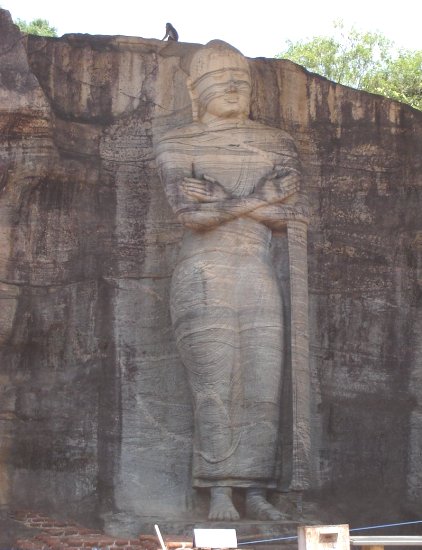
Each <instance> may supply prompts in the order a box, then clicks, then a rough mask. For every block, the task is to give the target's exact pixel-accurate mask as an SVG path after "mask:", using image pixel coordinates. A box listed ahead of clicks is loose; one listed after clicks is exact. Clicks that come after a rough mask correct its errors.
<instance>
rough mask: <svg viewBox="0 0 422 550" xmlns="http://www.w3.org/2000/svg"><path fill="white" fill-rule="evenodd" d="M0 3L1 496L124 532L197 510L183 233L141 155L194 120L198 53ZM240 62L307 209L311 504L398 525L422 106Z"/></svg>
mask: <svg viewBox="0 0 422 550" xmlns="http://www.w3.org/2000/svg"><path fill="white" fill-rule="evenodd" d="M0 16H1V19H0V37H1V38H0V41H1V43H0V54H1V57H0V127H1V133H0V142H1V148H0V171H1V172H0V243H1V244H0V361H1V372H0V376H1V378H0V379H1V388H0V392H1V398H0V434H1V439H0V441H1V443H0V504H1V505H2V506H3V507H13V508H16V507H25V508H34V507H38V508H39V509H42V510H44V511H45V512H51V511H55V512H56V513H60V514H62V515H67V516H69V517H73V516H74V517H84V519H85V520H86V521H89V522H91V523H94V522H95V521H98V520H99V519H101V520H102V521H103V522H104V523H105V527H106V528H107V529H108V530H110V531H112V530H113V529H115V530H116V529H117V528H119V529H121V530H122V531H124V530H125V529H126V531H128V532H129V531H135V532H136V531H137V530H138V531H139V529H137V526H139V523H140V519H139V518H140V517H145V516H155V517H158V518H160V517H161V518H164V517H165V518H167V519H169V518H170V519H171V518H173V519H175V520H184V519H186V518H189V517H192V516H195V515H200V512H201V510H202V500H201V498H200V496H199V497H197V496H195V494H194V493H192V491H191V488H190V487H191V454H192V422H193V421H192V406H191V399H190V394H189V392H188V390H187V380H186V376H185V372H184V370H183V367H182V364H181V362H180V359H179V356H178V353H177V350H176V346H175V341H174V335H173V330H172V326H171V321H170V313H169V288H170V276H171V273H172V272H173V268H174V265H175V262H176V257H177V254H178V251H179V247H180V241H181V236H182V231H183V230H182V226H181V224H180V223H178V222H177V220H176V218H175V217H174V215H173V212H172V210H171V209H170V207H169V205H168V203H167V200H166V197H165V195H164V191H163V188H162V185H161V182H160V180H159V177H158V172H157V167H156V164H155V159H154V153H153V140H154V137H155V136H156V135H158V134H159V133H160V132H163V131H165V130H167V129H169V128H171V127H174V126H175V125H178V124H179V125H184V124H187V123H188V122H189V120H190V117H191V108H190V99H189V96H188V92H187V88H186V77H187V67H188V66H189V60H190V58H191V56H192V55H193V53H194V52H195V51H196V50H197V48H198V46H197V45H194V44H183V43H166V42H161V41H158V40H144V39H142V38H128V37H105V36H101V37H99V36H96V37H95V36H86V35H67V36H64V37H62V38H60V39H56V38H40V37H34V36H31V37H26V36H22V35H20V33H19V31H18V29H17V28H16V27H15V26H14V25H13V24H12V22H11V19H10V16H9V14H8V13H7V12H5V11H1V12H0ZM250 69H251V74H252V83H253V84H252V118H253V119H254V120H256V121H258V122H261V123H263V124H266V125H269V126H276V127H279V128H282V129H283V130H285V131H287V132H288V133H289V134H290V135H291V136H292V137H293V139H294V141H295V143H296V146H297V148H298V151H299V155H300V157H301V160H302V172H303V176H304V181H305V185H306V191H307V194H308V197H309V202H310V209H311V218H310V226H309V234H308V265H309V273H308V276H309V302H310V308H309V321H310V322H309V326H310V342H309V344H310V363H311V379H312V394H311V399H312V425H311V428H312V430H311V435H312V450H311V454H312V464H313V489H314V491H313V496H314V497H316V498H317V499H319V498H321V499H322V498H326V499H328V502H330V503H331V504H333V505H334V504H337V503H338V505H339V506H338V508H339V509H343V510H344V519H345V520H347V521H350V522H353V521H354V520H355V519H357V518H360V517H363V518H365V519H367V520H368V519H370V518H371V514H374V519H385V515H386V514H387V513H388V519H389V518H391V517H392V516H391V514H392V513H393V514H395V515H394V517H397V515H399V514H400V513H402V512H404V511H406V510H409V509H411V508H412V506H413V505H414V503H417V502H420V499H421V497H422V473H421V469H420V455H421V452H422V438H421V436H420V434H421V433H422V432H421V430H422V389H421V388H422V386H421V382H422V364H421V360H422V339H421V336H420V335H421V334H422V298H421V297H422V294H421V284H422V283H421V281H422V276H421V271H422V267H421V266H422V246H421V241H422V238H421V235H422V222H421V217H420V211H421V206H422V181H421V150H422V114H421V113H420V112H418V111H415V110H412V109H411V108H410V107H407V106H404V105H400V104H398V103H395V102H392V101H389V100H387V99H384V98H381V97H378V96H373V95H370V94H365V93H362V92H358V91H356V90H352V89H348V88H345V87H342V86H339V85H336V84H333V83H331V82H329V81H327V80H325V79H323V78H321V77H318V76H315V75H312V74H309V73H307V72H305V71H304V70H303V69H301V68H300V67H298V66H296V65H294V64H293V63H290V62H288V61H282V60H264V59H257V60H250ZM175 90H177V93H175ZM275 241H276V242H275V244H274V248H273V261H274V264H275V265H276V269H277V273H278V277H279V281H280V285H281V288H285V286H286V284H285V283H286V280H287V279H288V270H287V268H286V266H285V265H284V264H283V263H282V262H281V261H280V258H282V257H283V255H284V253H285V251H286V246H287V245H286V239H285V236H284V235H283V234H280V235H279V236H278V238H277V239H275ZM286 416H288V412H286ZM287 420H288V419H287ZM286 424H288V421H286ZM288 447H289V436H288V435H286V437H285V448H286V449H287V448H288ZM374 503H377V508H376V509H377V514H376V515H375V513H374V512H373V511H372V510H373V508H374ZM341 506H343V508H341ZM415 509H416V505H415ZM116 518H117V519H116ZM119 518H123V521H126V522H127V524H126V526H122V524H116V523H115V522H116V521H118V520H119ZM131 518H132V519H131ZM116 525H118V527H116Z"/></svg>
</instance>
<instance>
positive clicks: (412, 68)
mask: <svg viewBox="0 0 422 550" xmlns="http://www.w3.org/2000/svg"><path fill="white" fill-rule="evenodd" d="M334 27H335V29H336V30H337V34H339V36H338V38H332V37H327V36H316V37H314V38H312V39H310V40H305V41H298V42H292V41H291V40H288V41H287V49H286V50H285V51H284V52H282V53H280V54H279V55H277V57H278V58H284V59H290V60H291V61H294V62H295V63H298V64H299V65H303V66H304V67H306V68H307V69H308V70H310V71H313V72H315V73H318V74H321V75H323V76H325V77H327V78H329V79H330V80H333V81H334V82H338V83H340V84H345V85H346V86H351V87H353V88H358V89H360V90H365V91H367V92H373V93H376V94H382V95H385V96H386V97H389V98H391V99H396V100H398V101H402V102H404V103H408V104H409V105H411V106H412V107H415V108H416V109H420V110H422V50H417V51H411V50H398V51H397V50H396V49H395V47H394V43H393V42H392V41H391V40H389V39H388V38H386V37H385V36H384V35H382V34H380V33H378V32H361V31H359V30H356V29H355V28H353V27H352V28H351V29H349V30H346V29H345V28H344V25H343V23H342V22H341V21H337V22H335V23H334Z"/></svg>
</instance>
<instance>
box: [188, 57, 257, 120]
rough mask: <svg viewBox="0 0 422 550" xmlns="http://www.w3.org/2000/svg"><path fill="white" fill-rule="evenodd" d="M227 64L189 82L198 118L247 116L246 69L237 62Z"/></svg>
mask: <svg viewBox="0 0 422 550" xmlns="http://www.w3.org/2000/svg"><path fill="white" fill-rule="evenodd" d="M231 65H232V66H231V67H221V68H216V69H215V70H212V71H209V72H206V73H205V74H204V75H202V76H201V77H200V78H198V79H197V80H196V82H195V83H194V85H193V90H194V93H195V95H196V96H197V98H198V103H199V111H200V118H201V120H202V121H204V122H205V121H209V120H211V119H213V118H234V119H244V118H247V117H248V116H249V107H250V97H251V83H250V76H249V72H248V71H246V70H245V69H244V67H243V66H242V64H241V63H239V65H238V66H236V65H237V64H236V63H231Z"/></svg>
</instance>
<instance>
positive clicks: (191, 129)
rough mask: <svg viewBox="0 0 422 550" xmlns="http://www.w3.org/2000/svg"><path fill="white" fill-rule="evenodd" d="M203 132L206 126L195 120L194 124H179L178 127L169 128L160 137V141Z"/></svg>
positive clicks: (187, 136)
mask: <svg viewBox="0 0 422 550" xmlns="http://www.w3.org/2000/svg"><path fill="white" fill-rule="evenodd" d="M203 133H204V126H203V125H202V124H200V123H198V122H193V123H192V124H187V125H186V126H178V127H176V128H172V129H171V130H168V131H167V132H166V133H165V134H163V136H162V137H161V138H160V139H159V142H162V141H172V140H175V139H181V138H182V139H183V138H189V137H194V136H198V135H201V134H203Z"/></svg>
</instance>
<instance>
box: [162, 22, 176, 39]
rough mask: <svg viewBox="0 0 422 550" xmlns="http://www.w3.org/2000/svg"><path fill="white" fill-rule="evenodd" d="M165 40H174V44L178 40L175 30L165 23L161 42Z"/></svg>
mask: <svg viewBox="0 0 422 550" xmlns="http://www.w3.org/2000/svg"><path fill="white" fill-rule="evenodd" d="M166 38H167V39H168V40H174V41H175V42H177V41H178V40H179V35H178V34H177V31H176V29H175V28H174V27H173V25H172V24H171V23H166V35H165V37H164V38H163V40H165V39H166Z"/></svg>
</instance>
